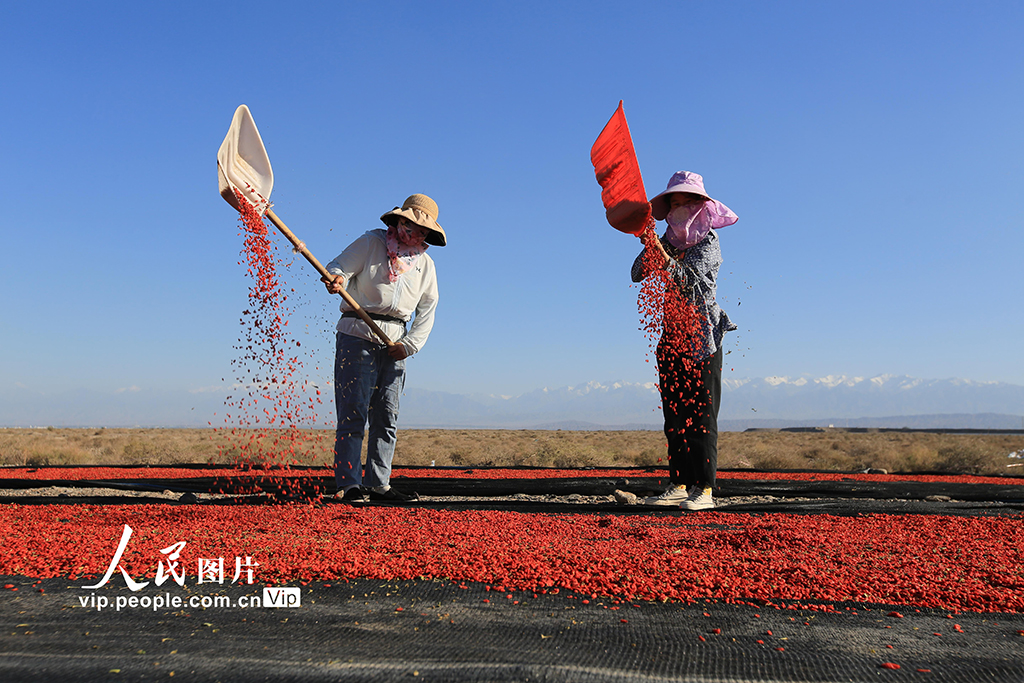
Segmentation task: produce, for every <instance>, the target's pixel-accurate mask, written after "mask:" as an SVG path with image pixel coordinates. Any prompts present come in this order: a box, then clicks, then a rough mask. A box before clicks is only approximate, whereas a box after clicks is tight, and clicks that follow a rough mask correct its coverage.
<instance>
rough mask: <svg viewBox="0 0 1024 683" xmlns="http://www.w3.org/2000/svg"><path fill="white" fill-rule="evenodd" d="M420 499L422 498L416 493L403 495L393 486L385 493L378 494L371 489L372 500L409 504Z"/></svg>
mask: <svg viewBox="0 0 1024 683" xmlns="http://www.w3.org/2000/svg"><path fill="white" fill-rule="evenodd" d="M419 499H420V497H419V496H418V495H416V492H415V491H413V492H412V493H402V492H401V491H399V490H397V489H396V488H395V487H393V486H392V487H391V488H389V489H388V490H387V491H385V492H384V493H377V492H376V491H374V490H373V489H370V500H383V501H388V502H391V503H408V502H410V501H413V500H419Z"/></svg>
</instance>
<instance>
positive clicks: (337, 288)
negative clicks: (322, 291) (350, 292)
mask: <svg viewBox="0 0 1024 683" xmlns="http://www.w3.org/2000/svg"><path fill="white" fill-rule="evenodd" d="M320 282H322V283H324V284H325V285H326V286H327V291H328V292H330V293H331V294H341V293H342V292H343V291H345V278H343V277H342V276H340V275H331V276H330V279H329V278H328V277H322V278H320Z"/></svg>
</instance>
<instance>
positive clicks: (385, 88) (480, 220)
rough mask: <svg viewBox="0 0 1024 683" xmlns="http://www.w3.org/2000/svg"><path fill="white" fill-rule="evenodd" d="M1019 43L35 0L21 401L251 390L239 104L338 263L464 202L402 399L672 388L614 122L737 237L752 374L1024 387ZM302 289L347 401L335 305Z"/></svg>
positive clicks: (19, 238) (22, 268)
mask: <svg viewBox="0 0 1024 683" xmlns="http://www.w3.org/2000/svg"><path fill="white" fill-rule="evenodd" d="M1022 25H1024V7H1022V6H1021V5H1020V4H1019V3H1011V2H1002V3H998V2H979V3H973V4H971V6H970V8H967V7H966V6H964V5H963V4H962V3H953V2H896V3H893V2H859V3H819V2H780V3H763V2H716V3H697V2H679V1H677V2H672V3H660V2H650V3H623V2H615V3H612V2H593V1H591V2H565V3H547V2H519V3H479V2H473V3H470V2H450V3H404V2H376V3H289V4H285V3H261V2H250V3H246V4H245V5H244V6H240V5H238V4H237V3H216V2H202V3H198V2H182V3H174V4H154V3H113V2H100V3H96V4H90V5H82V4H80V3H48V2H39V3H31V4H30V3H19V4H16V5H14V6H12V7H9V8H6V9H5V17H4V21H3V26H2V28H0V60H2V63H3V64H4V68H3V70H2V71H0V85H2V91H3V97H2V98H0V129H2V131H3V134H2V135H0V160H2V162H3V163H2V164H0V196H2V198H3V225H4V228H3V236H4V243H5V247H6V249H5V257H4V267H3V268H2V269H0V287H2V289H3V292H4V296H3V297H2V298H0V321H2V322H0V329H2V333H0V346H2V349H3V358H4V362H3V363H2V366H0V396H3V395H5V394H7V395H10V392H12V391H15V390H16V389H17V390H19V391H31V392H43V393H48V394H57V393H60V392H71V391H78V390H90V391H95V392H100V393H105V392H115V391H117V390H118V389H124V388H126V387H135V388H137V389H138V391H139V393H144V392H152V391H158V390H159V391H170V392H174V391H179V392H180V391H195V390H197V389H200V388H210V387H218V386H221V385H222V378H224V379H227V380H230V378H231V368H230V363H231V360H232V358H234V356H235V352H234V349H233V348H232V346H233V344H234V343H235V340H236V339H237V338H238V337H239V335H240V330H239V325H238V320H239V313H240V311H241V310H242V309H243V308H244V307H245V292H246V288H247V281H246V279H245V276H244V273H243V271H242V269H241V268H240V267H239V266H238V265H237V262H238V259H239V250H240V248H241V239H240V237H239V236H238V228H237V224H236V215H234V214H233V212H232V210H231V209H230V207H229V206H228V205H227V204H226V203H224V202H223V200H222V199H221V198H220V197H219V195H218V194H217V187H216V178H215V175H216V171H215V155H216V151H217V148H218V146H219V145H220V142H221V140H222V139H223V136H224V134H225V132H226V130H227V127H228V124H229V123H230V120H231V115H232V113H233V111H234V109H235V107H236V106H237V105H239V104H242V103H245V104H247V105H248V106H249V107H250V109H251V110H252V112H253V115H254V117H255V119H256V122H257V124H258V125H259V127H260V131H261V133H262V136H263V139H264V142H265V143H266V146H267V149H268V152H269V154H270V158H271V161H272V163H273V165H274V172H275V186H274V193H273V201H274V203H275V205H276V206H275V210H276V212H277V213H278V215H279V216H280V217H281V218H282V219H283V220H284V221H285V222H286V223H288V225H289V226H290V227H291V228H292V230H293V231H295V232H296V233H297V234H298V235H299V237H300V238H302V239H303V240H304V241H305V242H306V243H307V245H308V246H309V247H310V249H311V250H312V251H313V252H314V253H315V254H317V255H318V256H319V258H320V260H321V261H323V262H327V261H329V260H330V259H331V258H333V257H334V256H335V255H337V254H338V253H339V252H340V251H341V250H342V249H343V248H344V247H345V246H346V245H347V244H348V242H350V241H351V240H352V239H354V238H355V237H357V236H358V235H360V234H362V232H364V231H365V230H368V229H372V228H375V227H377V226H378V225H379V220H378V216H379V215H380V214H381V213H383V212H384V211H386V210H388V209H390V208H391V207H392V206H394V205H396V204H399V203H401V202H402V200H403V199H404V198H405V197H406V196H407V195H408V194H411V193H413V192H423V193H426V194H429V195H430V196H432V197H433V198H435V199H436V200H437V202H438V204H439V205H440V222H441V224H442V225H443V226H444V227H445V229H446V230H447V232H448V235H449V246H448V247H445V248H443V249H436V250H432V252H431V253H432V255H433V256H434V259H435V261H436V263H437V267H438V274H439V283H440V288H441V297H442V298H441V303H440V306H439V309H438V314H437V322H436V326H435V328H434V332H433V334H432V335H431V338H430V341H429V342H428V344H427V346H426V348H425V349H424V350H423V351H422V352H421V354H419V355H418V356H417V357H415V358H414V359H413V360H412V361H411V362H410V374H409V386H415V387H420V388H426V389H435V390H443V391H456V392H470V391H481V392H485V393H500V394H518V393H522V392H525V391H528V390H531V389H535V388H539V387H543V386H551V387H557V386H563V385H567V384H570V385H571V384H580V383H585V382H587V381H590V380H597V381H607V380H624V381H632V382H640V381H651V380H653V379H654V371H653V369H652V367H651V365H649V364H647V363H646V362H645V351H646V342H645V341H644V339H643V337H642V336H641V334H640V333H639V332H638V330H637V325H638V322H637V313H636V304H635V299H636V289H634V288H631V287H630V282H629V267H630V264H631V263H632V260H633V258H634V256H635V255H636V253H637V252H638V248H639V242H638V240H636V238H633V237H630V236H628V235H624V234H621V233H618V232H616V231H615V230H613V229H612V228H611V227H609V226H608V225H607V223H606V222H605V220H604V211H603V207H602V205H601V201H600V187H599V186H598V185H597V183H596V181H595V179H594V176H593V170H592V167H591V166H590V162H589V150H590V146H591V144H592V143H593V141H594V139H595V138H596V136H597V134H598V133H599V132H600V130H601V128H602V127H603V125H604V123H605V122H606V121H607V119H608V118H609V117H610V116H611V114H612V112H613V111H614V110H615V107H616V106H617V104H618V102H619V100H620V99H622V100H624V101H625V111H626V115H627V118H628V120H629V123H630V128H631V130H632V134H633V140H634V144H635V146H636V150H637V154H638V157H639V161H640V166H641V169H642V171H643V172H644V177H645V182H646V185H647V189H648V193H649V194H651V195H653V194H654V193H655V192H657V191H660V190H661V189H663V188H664V184H665V182H666V181H667V179H668V177H669V176H670V175H671V174H672V172H674V171H677V170H681V169H686V170H691V171H696V172H699V173H701V174H703V175H704V178H705V182H706V185H707V189H708V191H709V192H710V194H711V195H712V196H714V197H715V198H717V199H720V200H722V201H723V202H725V203H726V204H728V205H729V206H730V207H731V208H732V209H733V210H734V211H736V213H738V214H739V216H740V220H739V222H738V223H737V224H735V225H734V226H731V227H729V228H726V229H723V230H722V231H721V232H720V238H721V244H722V249H723V253H724V257H725V265H724V266H723V267H722V270H721V273H720V288H719V297H720V303H721V304H722V306H723V308H725V309H726V310H727V311H728V312H729V314H730V316H731V317H732V318H733V319H734V320H735V321H736V322H737V323H738V324H739V327H740V331H739V332H738V333H734V334H732V335H730V337H727V344H726V350H727V351H731V352H732V353H731V354H730V355H729V356H728V357H727V359H726V373H727V376H732V377H761V376H768V375H789V376H797V375H809V376H821V375H828V374H847V375H862V376H873V375H878V374H883V373H889V374H907V375H912V376H916V377H924V378H947V377H963V378H969V379H974V380H983V381H1003V382H1010V383H1015V384H1024V363H1022V360H1021V358H1022V355H1021V353H1020V347H1021V340H1022V339H1024V323H1022V317H1021V315H1020V310H1021V300H1022V296H1021V295H1022V292H1024V268H1022V263H1024V259H1022V256H1024V232H1022V230H1021V228H1022V223H1024V198H1022V193H1021V185H1022V182H1024V163H1022V158H1024V154H1022V153H1024V127H1022V126H1021V125H1020V122H1021V120H1022V119H1024V116H1022V114H1024V88H1022V85H1021V84H1022V83H1024V52H1022V51H1021V50H1020V49H1019V43H1020V36H1019V33H1020V27H1021V26H1022ZM278 242H279V243H281V242H283V239H281V238H278ZM286 277H287V279H288V282H289V286H290V287H295V289H296V298H295V299H294V300H293V301H294V302H295V303H296V304H297V310H296V311H295V313H294V316H293V322H292V325H294V326H297V329H301V330H303V331H305V330H308V337H303V338H306V339H308V341H309V342H311V343H307V344H305V347H306V348H309V349H310V354H311V355H310V357H309V358H307V367H308V368H309V369H310V373H311V376H312V377H313V378H315V379H316V378H319V379H323V380H326V379H327V378H328V374H327V371H326V370H324V369H323V368H325V367H329V366H330V364H331V360H330V359H331V356H332V355H333V326H334V323H335V322H336V318H337V313H336V310H337V309H336V306H337V299H333V300H332V299H331V298H330V297H329V296H328V295H327V294H326V292H325V291H324V290H323V288H322V286H321V285H320V284H319V283H318V282H317V281H316V276H315V275H314V274H313V271H312V269H310V268H309V267H308V266H305V265H304V264H302V263H300V262H295V263H294V265H293V266H292V267H291V268H290V269H289V270H288V272H287V274H286ZM306 326H308V327H306ZM304 333H305V332H304ZM318 365H319V366H320V367H321V370H320V371H317V370H315V369H314V368H315V367H316V366H318Z"/></svg>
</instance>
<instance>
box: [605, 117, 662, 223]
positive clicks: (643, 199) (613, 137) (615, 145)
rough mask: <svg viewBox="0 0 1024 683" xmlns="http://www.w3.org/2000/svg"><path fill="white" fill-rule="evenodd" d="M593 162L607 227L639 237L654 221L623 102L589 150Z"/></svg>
mask: <svg viewBox="0 0 1024 683" xmlns="http://www.w3.org/2000/svg"><path fill="white" fill-rule="evenodd" d="M590 161H591V162H593V164H594V173H595V174H596V175H597V182H598V183H599V184H600V185H601V188H602V189H601V201H603V202H604V208H605V216H607V218H608V223H609V224H610V225H611V226H612V227H613V228H615V229H616V230H621V231H622V232H625V233H629V234H631V235H639V234H640V233H641V232H643V229H644V228H645V227H647V223H648V221H649V220H650V218H651V205H650V203H649V202H648V201H647V193H646V191H644V179H643V177H642V176H641V175H640V164H639V163H638V162H637V160H636V150H634V149H633V139H632V138H631V137H630V136H629V126H628V125H626V115H625V114H624V113H623V111H622V101H621V100H620V101H619V108H618V109H616V110H615V113H614V114H612V118H611V119H610V120H609V121H608V125H606V126H605V127H604V130H602V131H601V134H600V135H598V136H597V141H596V142H595V143H594V146H593V147H591V148H590Z"/></svg>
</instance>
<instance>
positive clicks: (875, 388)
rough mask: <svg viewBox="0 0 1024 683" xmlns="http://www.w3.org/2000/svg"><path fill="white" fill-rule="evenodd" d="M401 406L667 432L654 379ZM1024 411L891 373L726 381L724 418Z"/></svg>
mask: <svg viewBox="0 0 1024 683" xmlns="http://www.w3.org/2000/svg"><path fill="white" fill-rule="evenodd" d="M402 400H403V403H402V421H403V423H405V424H407V425H408V426H414V425H415V426H419V427H426V426H435V427H442V426H449V427H466V428H468V427H474V426H481V427H482V426H489V427H542V428H550V429H554V428H560V429H594V428H605V429H608V428H617V429H639V428H642V429H650V428H659V429H660V427H661V422H662V419H661V410H660V407H659V406H660V399H659V396H658V389H657V386H656V385H655V384H654V383H653V382H649V383H644V384H638V383H629V382H614V383H607V384H602V383H599V382H590V383H589V384H585V385H582V386H575V387H561V388H558V389H538V390H536V391H531V392H528V393H525V394H521V395H519V396H510V397H504V396H484V395H477V394H470V395H465V394H446V393H442V392H436V391H426V390H416V389H410V390H408V391H407V392H406V395H405V396H404V397H403V399H402ZM981 415H984V417H981ZM1022 415H1024V386H1018V385H1015V384H1005V383H1002V382H974V381H971V380H963V379H950V380H922V379H916V378H913V377H906V376H899V377H898V376H893V375H882V376H879V377H872V378H863V377H846V376H829V377H823V378H819V379H806V378H798V379H790V378H787V377H766V378H761V379H752V380H751V379H743V380H729V379H727V380H723V391H722V408H721V412H720V414H719V419H720V423H721V428H722V429H734V430H735V429H746V428H748V427H785V426H828V425H829V424H835V426H849V427H867V426H871V427H897V428H899V427H910V428H915V429H922V428H939V427H948V428H979V429H1020V428H1024V417H1022ZM837 422H841V423H842V425H840V424H837Z"/></svg>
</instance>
